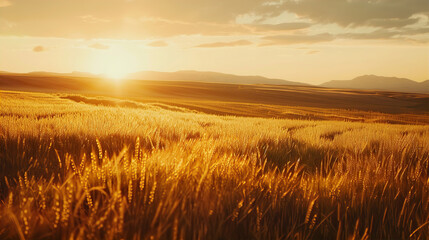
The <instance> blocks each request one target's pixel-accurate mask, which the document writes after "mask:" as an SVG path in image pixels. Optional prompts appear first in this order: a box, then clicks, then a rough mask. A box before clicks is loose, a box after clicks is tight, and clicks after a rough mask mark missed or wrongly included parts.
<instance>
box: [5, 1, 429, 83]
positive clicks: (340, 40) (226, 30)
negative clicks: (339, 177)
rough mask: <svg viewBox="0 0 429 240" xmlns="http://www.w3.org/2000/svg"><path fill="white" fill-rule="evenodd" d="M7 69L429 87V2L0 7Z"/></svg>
mask: <svg viewBox="0 0 429 240" xmlns="http://www.w3.org/2000/svg"><path fill="white" fill-rule="evenodd" d="M0 69H1V70H4V71H9V72H32V71H49V72H73V71H80V72H89V73H94V74H106V75H109V76H112V77H117V78H120V77H123V76H124V75H126V74H127V73H132V72H138V71H149V70H150V71H161V72H175V71H179V70H187V69H189V70H196V71H212V72H222V73H228V74H235V75H259V76H264V77H268V78H278V79H285V80H290V81H298V82H304V83H311V84H319V83H322V82H326V81H329V80H342V79H352V78H354V77H357V76H361V75H368V74H374V75H379V76H395V77H400V78H409V79H412V80H415V81H418V82H421V81H425V80H427V79H429V4H427V1H426V0H412V1H405V0H397V1H394V2H392V1H387V0H380V1H356V0H355V1H346V0H333V1H329V2H320V1H316V0H302V1H263V0H252V1H246V2H245V3H243V2H242V1H240V0H234V1H226V2H218V1H204V2H201V1H195V0H187V1H185V2H181V4H176V3H175V2H172V1H169V0H165V1H161V2H159V1H157V2H148V1H145V0H142V1H137V0H135V1H130V0H129V1H119V0H107V1H100V0H94V1H91V3H87V2H86V1H83V0H78V1H73V3H71V2H67V1H54V0H46V1H17V0H0Z"/></svg>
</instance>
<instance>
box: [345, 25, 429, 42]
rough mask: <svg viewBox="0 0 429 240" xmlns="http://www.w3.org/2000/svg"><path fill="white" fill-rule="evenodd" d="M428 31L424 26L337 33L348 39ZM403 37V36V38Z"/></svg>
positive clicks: (383, 37) (401, 35)
mask: <svg viewBox="0 0 429 240" xmlns="http://www.w3.org/2000/svg"><path fill="white" fill-rule="evenodd" d="M427 33H429V27H425V28H401V29H399V30H386V29H379V30H375V31H372V32H368V33H345V34H338V35H337V37H338V38H348V39H364V40H371V39H393V38H395V39H399V38H401V37H402V38H404V37H410V36H414V35H421V34H427ZM404 39H405V38H404Z"/></svg>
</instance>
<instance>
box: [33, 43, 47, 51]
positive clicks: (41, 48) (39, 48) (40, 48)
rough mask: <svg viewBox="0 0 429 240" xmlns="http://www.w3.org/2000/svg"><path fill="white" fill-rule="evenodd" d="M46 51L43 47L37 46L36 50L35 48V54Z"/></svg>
mask: <svg viewBox="0 0 429 240" xmlns="http://www.w3.org/2000/svg"><path fill="white" fill-rule="evenodd" d="M44 51H46V48H45V47H43V46H40V45H39V46H35V47H34V48H33V52H44Z"/></svg>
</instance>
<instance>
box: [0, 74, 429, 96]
mask: <svg viewBox="0 0 429 240" xmlns="http://www.w3.org/2000/svg"><path fill="white" fill-rule="evenodd" d="M10 74H13V73H8V72H0V77H1V75H10ZM13 75H24V76H47V77H73V78H74V77H78V78H104V77H105V76H103V75H96V74H91V73H86V72H72V73H52V72H31V73H25V74H13ZM126 79H129V80H155V81H190V82H207V83H231V84H272V85H293V86H318V87H326V88H340V89H342V88H344V89H360V90H381V91H393V92H409V93H427V94H429V80H426V81H423V82H416V81H413V80H410V79H407V78H397V77H383V76H376V75H364V76H359V77H356V78H353V79H351V80H332V81H328V82H325V83H322V84H320V85H310V84H306V83H301V82H295V81H287V80H283V79H275V78H266V77H262V76H239V75H233V74H225V73H218V72H200V71H177V72H156V71H142V72H136V73H132V74H129V75H128V76H127V77H126ZM0 87H1V86H0Z"/></svg>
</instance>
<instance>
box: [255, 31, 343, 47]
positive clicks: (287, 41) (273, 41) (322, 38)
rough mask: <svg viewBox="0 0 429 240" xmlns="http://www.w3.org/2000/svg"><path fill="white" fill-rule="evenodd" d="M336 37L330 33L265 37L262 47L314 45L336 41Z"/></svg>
mask: <svg viewBox="0 0 429 240" xmlns="http://www.w3.org/2000/svg"><path fill="white" fill-rule="evenodd" d="M334 39H335V37H334V36H333V35H331V34H328V33H322V34H316V35H306V34H290V35H275V36H267V37H263V38H262V40H264V41H265V42H264V43H262V44H261V45H260V46H271V45H291V44H302V43H305V44H313V43H319V42H329V41H332V40H334Z"/></svg>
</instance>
